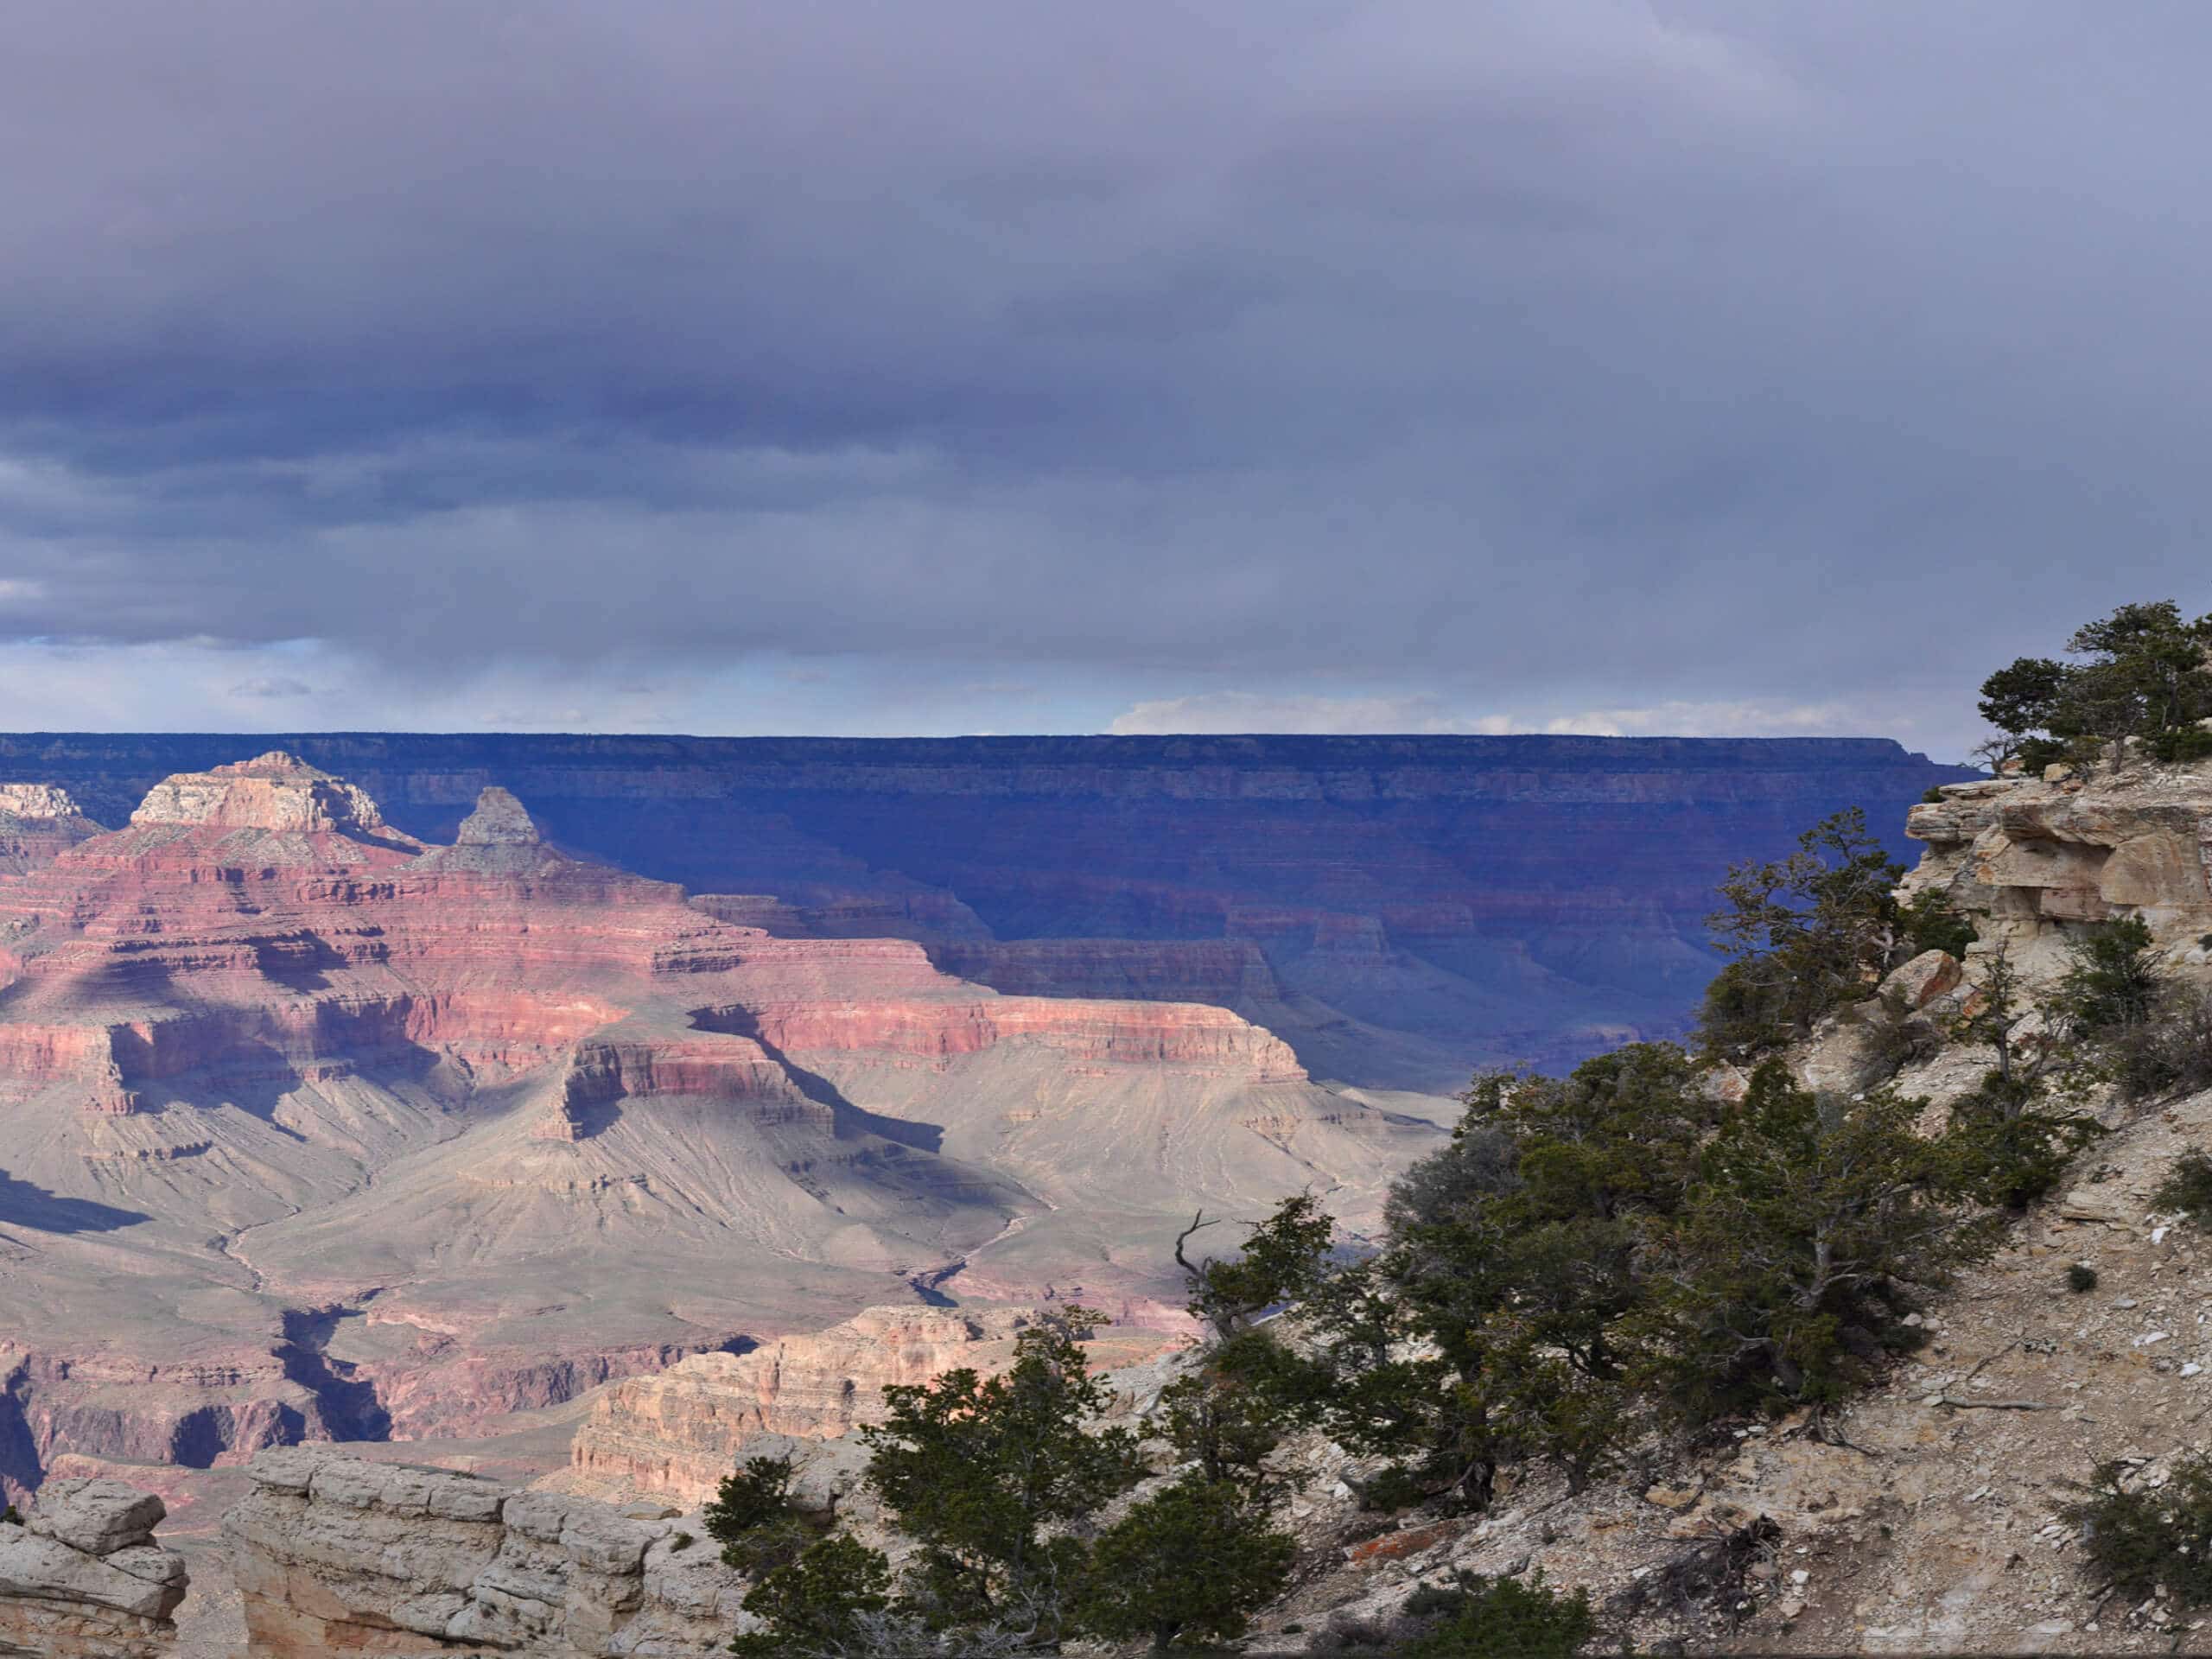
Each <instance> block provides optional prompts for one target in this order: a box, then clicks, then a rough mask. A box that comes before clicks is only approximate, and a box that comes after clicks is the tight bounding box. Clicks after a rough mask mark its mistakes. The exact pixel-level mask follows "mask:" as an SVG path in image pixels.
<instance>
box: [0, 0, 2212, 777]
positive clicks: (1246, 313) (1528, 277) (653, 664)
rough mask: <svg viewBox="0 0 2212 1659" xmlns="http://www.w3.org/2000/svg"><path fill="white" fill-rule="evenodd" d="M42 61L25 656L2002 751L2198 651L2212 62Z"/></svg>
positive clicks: (1468, 19) (2128, 32)
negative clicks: (1902, 742)
mask: <svg viewBox="0 0 2212 1659" xmlns="http://www.w3.org/2000/svg"><path fill="white" fill-rule="evenodd" d="M10 29H11V40H10V51H9V53H7V54H4V55H0V143H4V144H5V145H6V147H7V150H8V153H9V154H10V156H11V157H14V158H16V164H15V165H11V167H10V168H9V169H7V173H6V175H5V176H4V178H0V213H4V214H5V215H6V221H7V223H8V224H9V225H10V235H9V237H8V238H5V240H4V243H0V353H4V360H5V362H6V364H7V365H8V372H7V373H6V374H5V375H4V376H0V657H4V656H5V654H6V653H7V652H10V651H12V652H16V653H17V654H18V660H19V661H20V662H29V661H30V658H27V657H23V656H22V653H25V652H47V651H51V650H54V649H56V648H63V649H67V650H71V651H76V652H102V653H108V656H106V657H104V658H103V661H114V662H118V663H124V664H127V663H128V662H130V661H131V660H134V653H137V657H136V658H135V659H136V660H139V661H142V662H144V663H148V664H153V663H156V662H168V661H170V660H172V659H173V657H174V653H175V652H180V651H182V652H213V653H214V657H213V658H210V663H211V666H210V669H209V672H211V673H213V672H216V671H217V669H216V668H215V667H214V666H213V664H214V663H216V662H219V660H220V658H221V657H222V654H223V653H225V652H229V653H232V654H237V653H245V656H246V658H251V660H250V661H246V662H245V664H244V666H245V670H246V671H248V673H247V677H246V678H245V679H244V680H241V679H239V678H238V672H239V671H240V670H239V669H238V668H237V667H233V668H232V670H231V671H229V673H228V677H226V678H223V679H221V680H219V681H217V682H214V683H215V684H219V685H221V686H228V687H231V688H232V690H233V693H234V695H235V696H237V697H238V698H242V699H245V700H246V701H247V702H253V701H257V700H261V699H264V698H265V697H266V696H267V694H265V693H256V692H253V691H251V690H249V689H248V688H250V687H251V686H254V685H256V684H264V683H266V684H276V683H291V684H296V685H299V686H302V687H305V686H306V685H308V684H310V683H313V684H315V685H318V686H323V687H325V688H327V689H328V690H327V696H328V698H329V699H331V700H333V701H334V702H344V701H345V700H346V699H347V698H349V697H354V698H359V697H365V696H366V695H367V694H366V693H365V691H364V690H363V688H365V687H369V686H372V685H382V686H384V687H385V688H386V690H384V691H382V692H379V693H378V697H379V699H380V700H378V701H377V702H376V703H375V706H376V707H377V708H378V709H380V710H385V711H388V713H387V716H386V717H389V718H393V719H398V720H407V719H410V718H415V719H421V720H423V721H429V720H430V719H432V718H433V717H434V716H435V717H437V718H442V719H446V720H448V721H452V720H460V721H469V722H472V723H493V722H520V723H540V722H541V721H542V719H543V718H544V717H546V716H545V715H541V713H539V712H537V711H547V714H549V715H550V716H552V717H565V716H567V715H571V714H573V713H575V712H576V711H577V710H579V709H581V710H582V711H584V712H586V713H587V714H590V713H599V714H602V715H604V716H605V717H606V718H607V720H609V721H614V720H629V719H639V720H642V719H647V718H651V717H662V718H667V719H670V720H679V719H686V718H689V719H692V720H697V721H728V722H730V723H732V724H734V725H736V726H739V727H742V726H744V725H746V724H747V723H748V722H757V721H806V720H807V719H808V718H809V712H808V711H809V710H812V711H813V716H812V717H813V718H814V719H815V720H816V721H819V722H820V723H823V724H825V725H837V726H840V727H842V728H852V727H853V726H855V724H865V725H868V726H870V727H874V726H875V725H878V724H880V723H883V722H886V721H896V720H898V719H901V718H903V719H906V720H907V721H910V722H916V723H918V724H921V725H929V724H931V723H932V722H934V723H936V724H939V725H950V724H957V723H969V724H974V723H982V722H995V723H1003V724H1005V725H1008V726H1021V725H1036V724H1039V723H1043V724H1046V725H1076V726H1084V725H1089V726H1092V727H1101V726H1104V725H1106V724H1108V723H1109V722H1110V721H1115V720H1116V719H1117V718H1121V719H1138V720H1156V719H1161V718H1174V717H1178V716H1177V715H1176V712H1175V711H1178V710H1179V711H1182V712H1181V717H1186V718H1189V719H1192V720H1193V721H1198V720H1205V719H1215V718H1219V719H1231V720H1233V719H1238V718H1243V717H1246V716H1247V715H1249V716H1251V717H1254V718H1261V719H1266V720H1271V721H1307V722H1316V721H1319V722H1327V721H1346V720H1351V721H1371V720H1376V719H1380V720H1383V721H1389V720H1392V719H1397V718H1404V719H1407V720H1409V721H1411V720H1421V721H1439V722H1442V725H1441V726H1440V727H1439V728H1441V729H1452V728H1457V727H1459V726H1460V725H1471V726H1472V727H1474V728H1481V727H1482V725H1483V723H1484V722H1486V721H1494V720H1497V719H1499V718H1510V719H1513V720H1515V721H1525V722H1527V723H1528V724H1530V725H1536V726H1546V725H1552V724H1556V723H1558V722H1560V721H1593V722H1597V721H1611V722H1612V723H1613V724H1614V726H1615V727H1617V728H1622V729H1630V728H1636V727H1637V725H1638V723H1639V722H1640V721H1643V720H1645V719H1647V718H1648V719H1649V720H1654V721H1666V720H1668V719H1673V720H1676V721H1682V722H1687V723H1691V724H1695V723H1703V722H1709V721H1725V720H1726V719H1729V718H1737V717H1740V718H1741V719H1742V720H1744V721H1746V722H1747V723H1750V724H1752V725H1758V726H1762V727H1763V728H1772V729H1780V728H1792V723H1793V722H1794V721H1801V720H1803V719H1807V718H1812V717H1815V716H1817V717H1820V718H1827V717H1830V716H1832V717H1833V718H1834V720H1835V721H1838V722H1839V723H1842V724H1851V725H1856V726H1859V727H1860V728H1865V729H1895V730H1898V731H1899V733H1900V734H1903V735H1907V736H1912V737H1916V738H1918V739H1919V740H1921V741H1929V742H1931V743H1937V744H1938V745H1939V747H1949V748H1951V749H1953V750H1956V749H1959V748H1962V747H1963V746H1964V740H1965V737H1966V735H1967V731H1968V730H1969V728H1970V727H1971V724H1972V722H1971V720H1970V718H1968V717H1967V716H1966V715H1965V713H1964V710H1965V707H1966V705H1967V703H1968V702H1970V695H1969V693H1970V688H1971V684H1972V683H1973V681H1974V679H1975V678H1977V677H1978V676H1979V673H1980V671H1982V670H1983V669H1984V668H1985V667H1986V664H1988V663H1989V662H1991V661H1992V660H2001V659H2002V658H2005V657H2006V656H2009V655H2011V654H2012V653H2014V652H2018V651H2021V650H2025V649H2047V648H2048V647H2049V646H2050V645H2051V644H2053V643H2054V642H2055V641H2056V639H2057V638H2058V637H2060V636H2061V635H2063V632H2064V631H2065V629H2066V628H2067V627H2068V626H2069V625H2070V624H2071V623H2072V622H2073V621H2074V620H2077V619H2078V618H2079V617H2080V616H2082V615H2084V614H2087V613H2091V612H2094V611H2096V610H2099V609H2101V608H2105V607H2109V606H2110V605H2112V604H2113V603H2117V602H2119V601H2121V600H2124V599H2127V598H2133V597H2139V596H2143V595H2146V594H2169V593H2171V594H2176V596H2177V597H2180V598H2182V599H2183V601H2184V602H2186V603H2190V604H2192V605H2194V606H2196V607H2198V608H2204V607H2212V592H2208V591H2206V590H2207V588H2208V587H2212V584H2208V583H2207V582H2206V581H2205V579H2204V577H2203V575H2202V569H2204V561H2203V559H2202V555H2201V554H2200V553H2199V552H2198V551H2197V538H2198V527H2199V524H2200V522H2201V521H2202V519H2203V518H2205V517H2206V516H2207V515H2208V513H2209V512H2212V486H2208V485H2207V483H2206V482H2205V480H2204V478H2203V476H2202V466H2201V462H2200V461H2199V456H2200V455H2201V454H2202V452H2203V450H2204V449H2205V448H2206V447H2207V443H2208V441H2212V391H2208V390H2207V388H2206V385H2205V383H2204V380H2203V377H2202V375H2201V374H2199V373H2198V372H2196V364H2198V363H2199V362H2201V361H2202V359H2203V358H2204V355H2205V348H2206V346H2208V345H2212V340H2208V338H2207V336H2208V334H2212V322H2208V321H2207V319H2206V318H2205V316H2204V315H2203V313H2202V305H2201V300H2200V296H2201V295H2202V291H2203V289H2204V286H2205V279H2206V277H2207V276H2208V274H2212V272H2208V270H2207V267H2208V265H2212V231H2208V227H2207V226H2206V224H2205V222H2204V221H2205V219H2206V211H2205V209H2204V207H2203V206H2202V193H2201V191H2200V190H2199V189H2198V188H2197V185H2196V179H2195V176H2194V174H2195V170H2196V169H2195V164H2194V158H2195V157H2196V156H2198V155H2200V154H2201V153H2202V149H2203V146H2204V143H2205V142H2206V140H2207V138H2208V137H2212V132H2208V127H2212V116H2208V115H2207V114H2206V113H2205V112H2204V110H2203V108H2202V99H2201V96H2200V93H2199V89H2198V87H2197V86H2196V84H2195V79H2194V77H2193V76H2192V74H2191V73H2190V67H2191V66H2193V65H2196V64H2199V63H2201V62H2202V61H2203V60H2204V56H2205V54H2206V50H2207V48H2212V15H2208V14H2206V13H2205V12H2203V11H2202V10H2201V9H2199V8H2195V7H2189V6H2184V5H2181V4H2178V3H2149V4H2145V5H2141V6H2137V7H2133V8H2129V9H2127V10H2126V11H2125V13H2124V14H2120V15H2113V14H2111V13H2109V12H2107V13H2099V14H2091V13H2088V12H2085V11H2083V10H2082V9H2080V8H2078V7H2075V6H2070V5H2069V6H2063V5H2059V4H2057V3H2055V0H2014V3H2009V4H2006V5H2004V6H2001V7H2000V6H1997V5H1994V4H1987V3H1979V0H1973V3H1965V4H1961V5H1957V6H1950V7H1942V8H1929V7H1926V6H1924V5H1916V4H1911V3H1908V0H1868V3H1866V4H1863V5H1858V6H1853V7H1850V8H1818V7H1792V8H1774V7H1771V6H1766V5H1756V6H1755V5H1752V4H1751V3H1748V0H1685V3H1675V4H1649V3H1642V0H1497V3H1493V4H1491V5H1486V6H1483V7H1478V8H1469V7H1465V6H1464V5H1454V4H1449V3H1446V0H1366V3H1361V4H1357V5H1354V4H1351V3H1349V0H1268V3H1264V4H1262V3H1261V0H1229V3H1224V4H1222V5H1218V6H1214V7H1209V8H1203V9H1195V10H1194V9H1192V8H1189V7H1185V6H1175V5H1169V4H1166V3H1162V0H1133V3H1129V4H1125V5H1122V6H1116V7H1111V8H1082V7H1072V8H1070V7H1062V8H1046V9H1039V8H1037V7H1035V6H1033V5H1029V4H1027V3H1022V0H946V3H943V4H938V5H931V6H926V7H924V6H914V5H902V4H897V3H892V0H846V3H842V4H838V5H830V6H814V7H804V8H791V7H785V8H778V7H732V6H727V5H723V4H719V3H708V0H661V3H645V4H642V5H638V6H631V7H624V8H608V7H604V6H597V5H588V4H586V3H583V0H543V3H538V4H534V5H531V6H528V7H519V6H515V5H512V4H511V3H506V0H436V3H432V0H393V3H390V4H385V5H380V6H377V7H373V8H361V7H356V8H342V7H341V8H326V7H303V6H298V5H296V4H290V3H285V0H211V3H208V4H205V5H201V6H197V7H192V8H184V9H179V8H175V7H173V6H162V5H158V4H156V3H153V0H99V3H92V4H80V5H61V4H58V3H42V0H41V3H34V4H32V5H30V6H28V7H25V8H22V9H19V10H18V11H17V12H16V13H15V14H11V18H10ZM10 642H12V643H10ZM147 653H154V654H151V655H149V654H147ZM161 653H170V655H162V654H161ZM264 658H266V660H264ZM41 660H42V659H41ZM193 660H198V659H197V658H194V659H193ZM286 664H289V669H290V671H289V673H288V672H287V671H286V668H285V665H286ZM769 665H773V666H774V667H775V668H776V669H777V670H778V671H779V672H781V673H783V674H785V675H793V674H797V673H802V672H808V673H815V674H817V675H823V676H826V681H825V682H823V683H821V684H822V685H823V686H826V689H821V690H817V691H810V690H807V689H806V688H805V687H804V685H803V684H802V683H800V682H798V681H797V680H796V679H785V680H783V681H780V682H778V683H779V684H781V685H782V686H783V687H784V688H785V689H784V690H781V691H776V692H773V693H770V692H765V691H763V690H760V685H759V684H756V683H754V682H753V680H750V679H747V677H746V676H747V673H748V672H749V671H750V670H751V669H753V668H760V669H762V670H764V671H765V669H766V667H767V666H769ZM0 666H4V664H0ZM661 669H677V670H680V671H681V672H682V673H683V674H685V675H689V676H691V677H693V678H694V679H695V680H696V686H695V687H694V689H693V690H688V691H684V692H682V693H673V692H672V693H669V694H666V695H663V694H659V693H656V694H655V695H654V696H652V698H642V697H638V696H630V695H629V694H627V693H626V692H624V691H623V690H622V688H624V687H626V686H632V685H634V684H637V683H640V678H641V676H644V677H645V678H648V679H650V678H652V674H653V673H654V672H657V671H659V670H661ZM302 672H306V673H308V674H310V675H311V676H312V680H311V681H310V680H302V679H300V678H298V675H299V674H300V673H302ZM392 684H404V685H405V686H406V687H408V688H410V690H409V691H408V696H409V697H412V698H414V699H415V701H413V702H409V701H408V700H407V698H406V697H398V698H397V699H396V700H395V698H394V696H393V694H391V692H390V690H389V687H390V686H391V685H392ZM994 685H998V686H1018V687H1023V688H1030V687H1034V688H1036V690H1034V691H1029V690H1024V691H1022V692H1021V693H1020V694H1019V695H1006V696H996V697H995V696H994V695H993V694H991V693H990V692H988V689H987V688H988V687H990V686H994ZM717 687H719V688H720V689H719V690H716V689H715V688H717ZM979 688H982V689H980V690H979ZM287 695H292V696H296V695H298V694H296V693H291V694H287ZM207 696H208V697H209V699H210V702H209V705H208V708H209V709H210V711H211V712H210V717H219V716H221V715H223V713H224V712H225V710H226V709H228V708H230V707H232V705H230V704H227V703H226V702H224V700H223V699H222V698H221V697H220V696H219V695H218V694H217V693H216V692H213V691H210V692H209V693H208V694H207ZM793 697H796V698H798V701H796V702H792V701H777V699H778V698H786V699H788V698H793ZM809 699H811V700H809ZM168 701H169V696H168V694H162V695H160V696H157V695H156V693H154V692H152V691H149V692H148V693H147V694H146V696H144V697H143V699H142V700H141V702H139V703H138V704H137V705H136V707H137V708H139V709H143V711H144V712H143V713H140V714H137V715H134V714H133V712H132V710H133V708H134V705H133V704H132V702H130V699H129V698H127V697H125V698H124V699H123V700H121V702H117V701H115V700H113V699H112V698H111V699H106V700H103V701H102V702H99V704H98V705H97V707H90V706H88V708H87V711H86V721H87V722H88V723H90V722H92V721H94V720H95V719H96V718H97V719H100V720H103V721H108V722H112V721H116V720H118V719H119V720H120V721H122V722H123V723H131V722H132V721H133V720H134V719H137V720H142V721H149V722H151V721H154V720H155V719H156V717H157V716H158V715H162V713H163V712H164V710H163V709H162V706H161V705H162V703H164V702H168ZM1146 709H1151V710H1152V711H1153V712H1151V713H1147V712H1145V711H1146ZM1163 710H1165V711H1167V712H1165V713H1163V712H1161V711H1163ZM1930 710H1937V711H1940V712H1936V713H1933V714H1931V713H1929V711H1930ZM1399 711H1402V714H1401V713H1400V712H1399ZM1670 711H1671V712H1670ZM250 713H251V711H250V710H248V711H247V715H250ZM247 715H238V714H235V713H234V714H232V718H245V717H247ZM1916 721H1917V722H1918V724H1917V727H1916V728H1913V722H1916ZM1684 728H1687V726H1686V727H1684ZM1909 728H1910V729H1909Z"/></svg>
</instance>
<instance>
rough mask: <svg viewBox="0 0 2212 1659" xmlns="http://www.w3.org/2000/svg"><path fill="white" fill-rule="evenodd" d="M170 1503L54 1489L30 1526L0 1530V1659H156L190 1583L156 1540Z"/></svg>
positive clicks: (168, 1644)
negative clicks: (34, 1657) (18, 1657)
mask: <svg viewBox="0 0 2212 1659" xmlns="http://www.w3.org/2000/svg"><path fill="white" fill-rule="evenodd" d="M166 1513H167V1511H166V1510H164V1508H163V1506H162V1500H161V1499H160V1498H158V1497H154V1496H153V1495H152V1494H150V1493H148V1492H141V1491H137V1490H135V1489H133V1488H131V1487H129V1486H126V1485H124V1484H122V1483H121V1482H120V1481H113V1480H56V1481H52V1482H49V1483H48V1484H47V1486H46V1488H45V1489H44V1490H43V1491H41V1493H40V1494H39V1497H38V1502H37V1503H36V1504H35V1506H34V1507H33V1508H32V1510H31V1512H30V1514H29V1516H27V1517H26V1520H25V1524H23V1525H22V1526H9V1525H0V1653H35V1654H40V1655H43V1656H47V1659H156V1656H158V1655H161V1654H164V1653H167V1652H168V1651H169V1650H170V1649H171V1648H172V1647H173V1646H174V1644H175V1639H176V1626H175V1624H174V1622H173V1620H172V1615H174V1614H175V1611H176V1610H177V1608H178V1607H179V1606H180V1605H181V1604H182V1603H183V1601H184V1597H185V1592H186V1589H187V1588H188V1584H189V1579H188V1574H187V1573H186V1571H185V1565H184V1558H183V1557H182V1556H181V1555H179V1554H176V1553H175V1551H174V1550H168V1549H164V1548H162V1547H161V1546H160V1545H159V1544H157V1543H156V1542H155V1541H154V1529H155V1528H156V1526H158V1525H160V1524H161V1522H162V1516H164V1515H165V1514H166Z"/></svg>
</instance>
